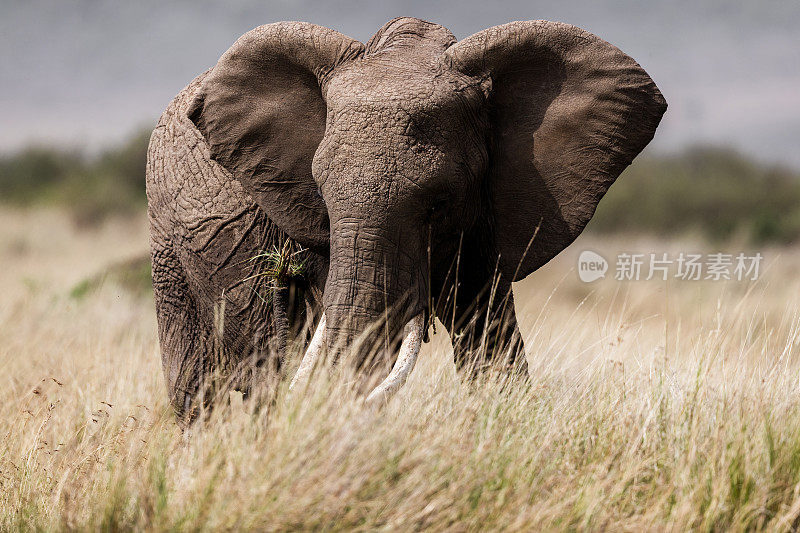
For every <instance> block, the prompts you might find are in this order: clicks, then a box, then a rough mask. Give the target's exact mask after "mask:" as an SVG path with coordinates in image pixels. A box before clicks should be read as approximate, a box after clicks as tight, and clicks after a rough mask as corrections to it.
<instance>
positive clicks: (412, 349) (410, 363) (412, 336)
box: [367, 313, 423, 405]
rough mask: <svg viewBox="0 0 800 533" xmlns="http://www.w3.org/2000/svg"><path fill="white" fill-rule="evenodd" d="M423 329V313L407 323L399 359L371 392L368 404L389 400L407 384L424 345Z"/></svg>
mask: <svg viewBox="0 0 800 533" xmlns="http://www.w3.org/2000/svg"><path fill="white" fill-rule="evenodd" d="M422 330H423V319H422V313H420V314H418V315H417V316H415V317H414V318H412V319H411V320H409V321H408V324H406V327H405V330H404V331H403V344H402V345H401V346H400V353H399V354H398V356H397V361H395V363H394V367H392V371H391V372H390V373H389V375H388V376H387V377H386V379H384V380H383V382H382V383H381V384H380V385H378V386H377V387H375V388H374V389H373V390H372V392H371V393H369V396H367V404H370V405H374V404H376V403H379V402H382V401H386V400H388V399H389V398H390V397H391V395H392V394H394V393H395V392H397V391H398V390H399V389H400V387H402V386H403V385H404V384H405V382H406V379H408V376H409V375H410V374H411V371H412V370H414V365H415V364H416V363H417V356H419V349H420V347H421V346H422Z"/></svg>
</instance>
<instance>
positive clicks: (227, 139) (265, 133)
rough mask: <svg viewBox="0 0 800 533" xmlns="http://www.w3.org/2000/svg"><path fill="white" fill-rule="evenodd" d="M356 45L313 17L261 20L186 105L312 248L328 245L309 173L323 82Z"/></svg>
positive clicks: (248, 186)
mask: <svg viewBox="0 0 800 533" xmlns="http://www.w3.org/2000/svg"><path fill="white" fill-rule="evenodd" d="M363 49H364V45H363V44H361V43H360V42H358V41H356V40H354V39H351V38H349V37H347V36H345V35H342V34H341V33H339V32H336V31H333V30H329V29H327V28H323V27H321V26H316V25H314V24H308V23H304V22H279V23H276V24H269V25H266V26H260V27H258V28H256V29H254V30H252V31H250V32H248V33H246V34H244V35H243V36H242V37H241V38H239V40H238V41H236V43H234V45H233V46H232V47H231V48H230V49H229V50H228V51H227V52H225V54H224V55H223V56H222V57H221V58H220V60H219V62H218V63H217V64H216V66H214V68H213V69H212V70H211V72H210V73H209V74H208V76H206V78H205V80H203V83H202V86H201V87H200V89H199V91H198V94H197V96H196V98H195V101H194V102H193V103H192V105H191V107H190V108H189V112H188V114H189V118H190V119H191V121H192V122H193V123H194V124H195V125H196V126H197V128H198V129H199V130H200V132H201V133H202V134H203V137H204V138H205V139H206V140H207V141H208V144H209V147H210V150H211V157H212V158H213V159H214V160H215V161H217V162H218V163H219V164H221V165H222V166H223V167H225V168H226V169H227V170H228V171H230V172H231V174H233V176H234V177H235V178H236V179H238V180H239V181H240V182H241V183H242V185H243V186H244V188H245V190H246V191H247V192H248V193H249V194H250V195H251V196H252V197H253V199H254V200H255V201H256V202H257V203H258V204H259V206H261V208H262V209H264V211H265V212H266V213H267V216H269V218H270V219H271V220H272V221H273V222H275V223H276V224H277V225H278V226H279V227H280V228H281V229H282V230H283V231H285V232H286V234H287V235H289V236H290V237H292V238H293V239H295V240H297V241H298V242H300V243H301V244H303V245H305V246H309V247H311V248H314V249H317V250H325V251H327V248H328V240H329V235H330V233H329V229H328V224H329V223H328V213H327V211H326V208H325V203H324V202H323V200H322V198H321V197H320V196H319V194H318V192H317V186H316V183H315V182H314V178H313V176H312V174H311V163H312V159H313V157H314V152H315V151H316V149H317V146H318V145H319V143H320V141H321V140H322V137H323V135H324V133H325V116H326V104H325V98H324V90H325V84H326V80H327V79H328V77H329V75H330V73H331V72H332V71H333V70H334V69H335V68H336V67H337V66H339V65H341V64H342V63H344V62H347V61H350V60H352V59H354V58H356V57H358V56H359V55H360V54H362V53H363Z"/></svg>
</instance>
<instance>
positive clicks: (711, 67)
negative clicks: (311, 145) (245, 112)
mask: <svg viewBox="0 0 800 533" xmlns="http://www.w3.org/2000/svg"><path fill="white" fill-rule="evenodd" d="M396 16H414V17H419V18H422V19H425V20H429V21H432V22H437V23H439V24H442V25H444V26H446V27H447V28H449V29H450V30H451V31H452V32H453V33H454V34H455V36H456V38H458V39H462V38H464V37H467V36H469V35H471V34H472V33H475V32H477V31H480V30H482V29H484V28H487V27H489V26H494V25H497V24H502V23H505V22H509V21H512V20H533V19H547V20H558V21H562V22H568V23H570V24H574V25H577V26H580V27H582V28H584V29H587V30H589V31H591V32H592V33H595V34H597V35H598V36H600V37H602V38H603V39H605V40H607V41H609V42H611V43H612V44H614V45H616V46H618V47H619V48H621V49H622V50H623V51H624V52H626V53H627V54H629V55H630V56H632V57H633V58H634V59H636V60H637V61H638V62H639V63H640V64H641V65H642V66H643V67H644V68H645V70H647V72H648V73H649V74H650V76H651V77H652V78H653V79H654V80H655V81H656V83H657V85H658V86H659V88H660V89H661V91H662V93H663V94H664V96H665V97H666V99H667V102H668V103H669V109H668V111H667V114H666V115H665V117H664V120H663V121H662V123H661V126H660V127H659V129H658V131H657V132H656V138H655V139H654V141H653V143H652V144H651V147H650V148H649V150H651V151H653V152H656V153H658V152H673V151H676V150H680V149H682V148H683V147H685V146H689V145H693V144H696V143H704V144H714V145H722V146H730V147H733V148H736V149H738V150H740V151H742V152H744V153H745V154H747V155H750V156H752V157H755V158H757V159H759V160H761V161H765V162H769V163H779V164H785V165H789V166H793V167H796V168H800V2H798V1H796V0H792V1H786V2H784V1H770V0H766V1H761V2H758V1H752V2H737V1H733V0H697V1H686V0H675V1H671V2H658V3H656V2H649V1H630V0H594V1H579V2H569V1H539V0H527V1H524V0H512V1H508V2H494V1H490V0H460V1H447V2H435V1H433V0H421V1H420V0H395V1H387V2H381V1H378V0H374V1H371V2H365V1H355V0H345V1H342V2H333V1H329V2H322V1H311V0H259V1H256V0H232V1H228V2H219V1H211V0H191V1H190V0H181V1H175V2H167V1H154V0H129V1H123V0H119V1H110V0H80V1H79V0H50V1H45V0H2V4H0V87H2V89H0V151H1V152H9V151H13V150H16V149H19V148H20V147H23V146H27V145H29V144H32V143H34V144H46V143H54V144H58V145H63V146H68V147H77V148H88V149H98V148H101V147H104V146H107V145H109V144H111V143H114V142H119V141H120V140H122V139H124V138H125V137H126V136H128V135H130V134H131V133H132V132H133V131H136V130H139V129H142V128H147V127H152V126H153V125H154V123H155V121H156V120H157V119H158V116H159V115H160V114H161V112H162V111H163V109H164V108H165V107H166V106H167V104H168V103H169V101H170V100H171V99H172V97H173V96H174V95H175V94H176V93H177V92H178V91H180V89H181V88H182V87H183V86H185V85H186V84H187V83H188V82H189V81H191V79H192V78H194V77H195V76H196V75H197V74H199V73H201V72H203V71H204V70H205V69H207V68H208V67H210V66H212V65H214V63H215V62H216V60H217V59H218V58H219V56H220V55H221V54H222V53H223V52H224V51H225V50H226V49H227V48H228V47H229V46H230V45H231V44H232V43H233V42H234V41H235V40H236V39H237V38H238V37H239V36H240V35H241V34H242V33H244V32H246V31H248V30H250V29H252V28H254V27H255V26H258V25H261V24H266V23H270V22H276V21H280V20H304V21H309V22H313V23H316V24H320V25H324V26H328V27H330V28H333V29H336V30H338V31H341V32H343V33H345V34H347V35H350V36H351V37H354V38H356V39H359V40H361V41H366V40H367V39H369V37H370V36H371V35H372V34H373V33H374V32H375V31H376V30H377V29H378V28H379V27H380V26H381V25H383V23H385V22H386V21H388V20H389V19H391V18H394V17H396Z"/></svg>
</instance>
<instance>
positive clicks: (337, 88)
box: [327, 62, 463, 115]
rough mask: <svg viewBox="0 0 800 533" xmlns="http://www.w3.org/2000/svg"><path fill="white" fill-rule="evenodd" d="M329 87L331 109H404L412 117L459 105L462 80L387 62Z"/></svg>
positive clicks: (341, 77)
mask: <svg viewBox="0 0 800 533" xmlns="http://www.w3.org/2000/svg"><path fill="white" fill-rule="evenodd" d="M358 66H359V67H360V68H356V67H353V68H350V69H347V70H345V71H344V72H342V73H340V74H339V75H337V76H336V77H335V78H334V79H333V80H331V82H330V84H329V85H328V90H327V99H328V106H329V108H332V109H334V110H339V109H344V108H360V109H363V110H371V109H373V110H382V109H401V110H404V111H405V112H406V113H408V114H410V115H414V114H418V113H427V112H430V111H432V110H434V109H437V108H443V107H447V106H448V105H455V104H456V103H457V100H458V99H457V97H456V91H457V89H458V87H459V86H460V85H463V83H462V80H459V79H458V77H457V76H456V75H455V74H454V73H452V72H447V71H444V72H438V71H433V70H430V69H426V68H420V67H417V66H414V65H405V64H403V63H402V62H400V63H398V64H389V63H384V62H379V63H375V62H372V63H366V65H364V64H362V65H358Z"/></svg>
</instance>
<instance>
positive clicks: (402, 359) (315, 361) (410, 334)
mask: <svg viewBox="0 0 800 533" xmlns="http://www.w3.org/2000/svg"><path fill="white" fill-rule="evenodd" d="M424 315H425V314H424V313H418V314H417V315H415V316H414V317H413V318H412V319H411V320H409V321H408V322H407V323H406V325H405V327H404V328H403V341H402V343H401V345H400V350H399V352H398V355H397V360H396V361H395V363H394V366H393V367H392V370H391V371H390V372H389V375H388V376H386V378H385V379H384V380H383V381H382V382H381V383H380V384H379V385H378V386H377V387H375V388H374V389H372V391H371V392H370V393H369V394H368V395H367V398H366V404H367V405H369V406H378V405H381V404H383V403H385V402H387V401H388V400H389V399H390V398H391V397H392V396H393V395H394V394H395V393H396V392H397V391H398V390H400V388H401V387H402V386H403V385H404V384H405V382H406V380H407V379H408V376H410V375H411V372H412V371H413V370H414V366H415V365H416V363H417V357H418V356H419V351H420V348H421V347H422V339H423V335H424V330H425V316H424ZM327 321H328V320H327V317H326V316H325V313H323V314H322V318H321V319H320V321H319V324H317V328H316V330H315V331H314V335H313V337H312V338H311V342H310V343H309V345H308V348H307V349H306V353H305V354H304V355H303V359H302V361H301V362H300V366H299V367H298V369H297V373H296V374H295V376H294V378H292V381H291V383H290V384H289V390H290V391H291V390H295V389H296V388H297V387H298V385H300V384H303V383H306V382H307V381H308V379H309V378H310V377H311V374H312V372H313V371H314V369H315V368H316V367H317V366H318V365H319V364H320V362H321V360H322V354H323V352H324V350H325V345H326V342H325V341H326V339H325V337H326V329H327Z"/></svg>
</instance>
